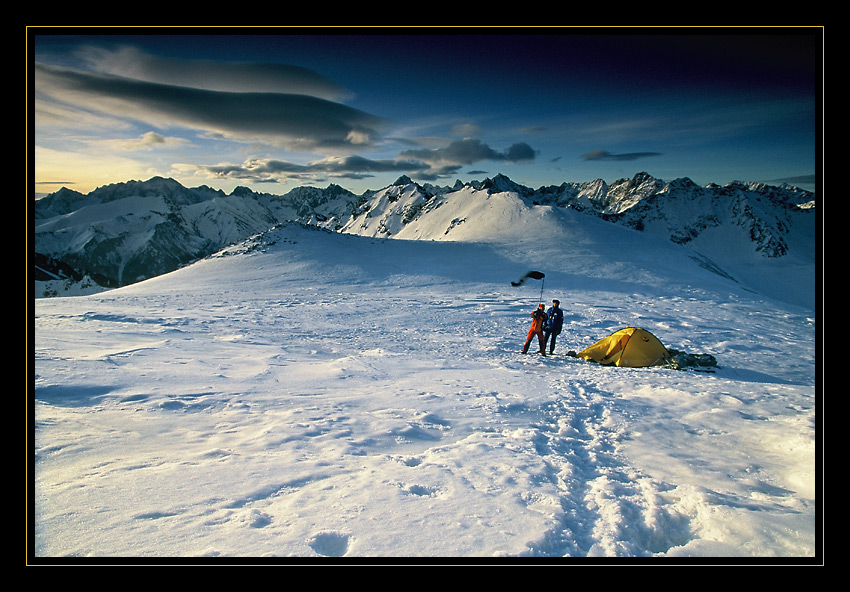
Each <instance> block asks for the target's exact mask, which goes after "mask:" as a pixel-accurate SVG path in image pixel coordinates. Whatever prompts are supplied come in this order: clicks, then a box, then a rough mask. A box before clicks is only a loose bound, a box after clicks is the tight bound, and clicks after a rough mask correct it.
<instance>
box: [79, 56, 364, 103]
mask: <svg viewBox="0 0 850 592" xmlns="http://www.w3.org/2000/svg"><path fill="white" fill-rule="evenodd" d="M77 55H78V56H79V57H80V58H81V61H82V64H83V65H84V66H85V67H86V68H87V69H89V70H92V71H95V72H101V73H103V74H111V75H113V76H120V77H123V78H132V79H134V80H140V81H145V82H153V83H156V84H167V85H172V86H186V87H191V88H197V89H204V90H214V91H222V92H264V93H265V92H268V93H283V94H296V95H307V96H311V97H317V98H320V99H325V100H328V101H335V102H342V101H346V100H349V99H351V98H352V96H353V93H351V92H350V91H349V90H348V89H345V88H343V87H342V86H341V85H339V84H337V83H336V82H334V81H333V80H330V79H328V78H326V77H324V76H322V75H320V74H319V73H317V72H314V71H313V70H310V69H308V68H303V67H301V66H294V65H291V64H280V63H274V62H244V61H213V60H190V59H175V58H164V57H160V56H153V55H150V54H147V53H144V52H142V51H140V50H139V49H138V48H135V47H131V46H124V47H120V48H117V49H104V48H97V47H93V46H88V47H83V48H80V49H79V50H78V52H77Z"/></svg>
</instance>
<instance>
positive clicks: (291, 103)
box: [35, 64, 384, 151]
mask: <svg viewBox="0 0 850 592" xmlns="http://www.w3.org/2000/svg"><path fill="white" fill-rule="evenodd" d="M35 74H36V91H37V92H38V93H39V95H40V97H41V98H42V99H43V98H44V97H46V96H49V97H51V98H52V99H53V100H54V101H57V102H60V103H64V104H69V103H70V104H73V105H74V106H75V107H77V108H78V109H81V110H83V111H87V112H91V111H95V112H100V113H108V114H109V115H111V116H113V117H116V118H122V119H127V118H130V119H134V120H137V121H143V122H145V123H147V124H149V125H151V126H154V127H158V128H168V127H172V126H178V127H186V128H192V129H195V130H201V131H203V132H207V133H213V134H218V135H220V136H221V137H222V138H227V139H231V140H234V141H238V142H264V143H268V144H271V145H276V146H281V147H286V148H290V149H297V150H303V151H322V150H328V151H330V150H344V149H351V148H353V147H355V146H356V147H363V146H366V145H369V144H371V143H372V142H374V141H376V139H377V138H378V137H379V136H380V128H382V127H383V124H384V121H383V120H382V119H381V118H379V117H376V116H373V115H370V114H368V113H365V112H363V111H360V110H358V109H354V108H352V107H348V106H346V105H343V104H340V103H335V102H333V101H328V100H325V99H322V98H318V97H313V96H308V95H299V94H285V93H274V92H222V91H217V90H207V89H199V88H193V87H186V86H176V85H168V84H160V83H154V82H148V81H143V80H138V79H132V78H126V77H119V76H113V75H110V74H95V73H90V72H83V71H77V70H69V69H62V68H55V67H50V66H46V65H41V64H37V65H36V68H35Z"/></svg>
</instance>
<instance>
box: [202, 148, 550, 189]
mask: <svg viewBox="0 0 850 592" xmlns="http://www.w3.org/2000/svg"><path fill="white" fill-rule="evenodd" d="M535 155H536V153H535V151H534V150H533V149H532V148H531V147H530V146H528V145H527V144H525V143H517V144H514V145H512V146H510V147H509V148H508V149H507V150H505V151H504V152H498V151H496V150H493V149H492V148H490V147H489V146H487V145H486V144H484V143H482V142H481V141H480V140H472V139H467V140H460V141H456V142H452V143H451V144H449V145H448V146H447V147H445V148H438V149H420V150H407V151H405V152H402V153H401V155H399V157H398V158H395V159H370V158H365V157H363V156H357V155H352V156H343V157H329V158H325V159H322V160H317V161H314V162H311V163H309V164H306V165H304V164H295V163H292V162H288V161H285V160H277V159H252V160H249V161H246V162H245V163H243V164H241V165H235V164H219V165H207V166H204V167H201V169H202V170H204V171H206V172H208V173H210V174H212V175H214V176H216V177H232V178H238V179H251V180H255V181H262V182H268V181H273V180H275V179H277V180H287V179H295V178H297V179H303V178H305V177H306V176H315V175H321V176H325V175H330V176H334V177H355V176H356V177H363V176H369V175H375V174H379V173H406V174H416V175H417V177H418V178H420V179H422V180H426V181H431V180H436V179H439V178H441V177H446V176H448V175H453V174H455V173H457V171H458V169H460V168H461V167H462V166H464V165H468V164H473V163H476V162H480V161H485V160H494V161H500V162H519V161H523V160H529V159H533V158H534V157H535Z"/></svg>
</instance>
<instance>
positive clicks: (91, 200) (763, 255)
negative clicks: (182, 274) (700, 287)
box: [33, 173, 817, 304]
mask: <svg viewBox="0 0 850 592" xmlns="http://www.w3.org/2000/svg"><path fill="white" fill-rule="evenodd" d="M33 210H34V218H35V220H34V225H35V228H34V250H35V253H36V258H35V259H34V261H33V264H34V267H35V269H34V279H35V280H36V296H50V295H64V294H71V293H85V292H86V291H89V292H90V291H99V290H102V289H104V288H110V287H117V286H123V285H128V284H132V283H135V282H138V281H140V280H144V279H147V278H151V277H155V276H158V275H161V274H163V273H167V272H170V271H173V270H175V269H177V268H179V267H182V266H185V265H187V264H190V263H192V262H194V261H197V260H199V259H202V258H204V257H207V256H209V255H211V254H213V253H216V252H217V251H219V250H221V249H222V248H224V247H226V246H228V245H232V244H235V243H237V242H239V241H242V240H244V239H246V238H248V237H251V236H254V235H256V234H259V233H263V232H266V231H268V230H269V229H271V228H273V227H275V226H276V225H279V224H281V223H284V222H292V221H296V222H300V223H303V224H308V225H314V226H319V227H322V228H325V229H328V230H332V231H335V232H342V233H347V234H356V235H361V236H370V237H380V238H398V239H419V240H451V241H469V240H474V241H488V240H495V239H502V238H507V237H510V235H511V233H513V232H516V231H517V230H518V229H520V228H523V229H524V230H522V231H523V232H527V228H528V226H527V225H526V224H518V223H517V222H518V221H519V220H520V219H523V220H524V221H526V222H527V220H526V218H527V217H529V216H531V217H539V218H540V224H539V225H537V226H535V225H532V226H531V228H537V229H539V235H540V240H541V241H550V240H552V237H553V236H554V235H553V233H552V228H550V227H547V224H550V225H551V224H553V223H554V224H555V226H557V222H556V221H555V218H553V215H555V214H556V213H557V212H558V211H561V210H574V211H576V212H581V213H582V214H587V215H588V216H591V217H594V218H597V219H601V220H604V221H607V222H609V223H612V224H619V225H622V226H626V227H630V228H633V229H635V230H637V231H640V232H643V233H647V234H653V235H658V236H659V237H663V238H665V239H669V240H671V241H673V242H676V243H679V244H682V245H686V246H688V247H689V248H691V249H692V250H693V252H694V258H695V259H697V260H698V261H700V263H701V264H702V265H704V266H706V267H708V268H711V269H713V270H714V271H716V272H717V273H720V274H722V275H727V276H729V277H732V278H733V279H735V280H736V281H740V282H743V281H746V282H748V285H750V286H751V287H752V288H753V289H756V290H766V291H768V292H770V293H771V295H776V294H777V293H779V294H784V295H785V296H786V297H787V298H788V299H789V300H792V301H794V302H796V303H801V302H803V303H806V304H811V302H812V301H813V298H814V296H813V294H812V285H813V282H814V274H815V271H814V264H815V253H816V250H817V249H816V240H817V223H816V213H815V211H816V209H815V195H814V194H813V193H811V192H808V191H804V190H801V189H798V188H796V187H792V186H787V185H783V186H780V187H777V186H769V185H765V184H760V183H743V182H733V183H730V184H728V185H725V186H719V185H714V184H711V185H707V186H704V187H703V186H698V185H696V184H695V183H693V182H692V181H691V180H690V179H687V178H683V179H676V180H673V181H669V182H667V181H662V180H660V179H656V178H654V177H652V176H650V175H649V174H647V173H638V174H637V175H635V176H634V177H633V178H631V179H621V180H619V181H616V182H614V183H612V184H607V183H605V182H604V181H602V180H600V179H597V180H595V181H591V182H585V183H563V184H561V185H559V186H549V187H541V188H539V189H531V188H528V187H524V186H522V185H519V184H517V183H515V182H513V181H511V180H510V179H509V178H508V177H506V176H504V175H496V176H495V177H493V178H488V179H485V180H484V181H481V182H478V181H473V182H470V183H465V184H464V183H461V182H460V181H458V182H456V183H455V184H454V185H453V186H443V187H441V186H434V185H427V184H418V183H415V182H413V181H412V180H411V179H409V178H408V177H406V176H403V177H401V178H399V179H398V180H397V181H396V182H395V183H393V184H392V185H390V186H388V187H385V188H383V189H380V190H374V191H367V192H365V193H364V194H362V195H356V194H354V193H352V192H350V191H348V190H346V189H343V188H342V187H339V186H338V185H329V186H328V187H326V188H323V189H322V188H316V187H298V188H296V189H294V190H292V191H290V192H289V193H287V194H285V195H273V194H266V193H257V192H254V191H252V190H250V189H247V188H244V187H240V188H237V189H235V190H234V191H232V192H231V193H230V194H225V193H224V192H223V191H220V190H215V189H212V188H210V187H206V186H201V187H195V188H186V187H184V186H183V185H181V184H180V183H178V182H177V181H174V180H173V179H165V178H161V177H155V178H152V179H150V180H148V181H128V182H125V183H118V184H113V185H107V186H103V187H100V188H98V189H95V190H94V191H92V192H91V193H89V194H85V195H84V194H81V193H78V192H75V191H72V190H69V189H66V188H63V189H61V190H59V191H57V192H55V193H52V194H50V195H48V196H46V197H44V198H42V199H39V200H37V201H36V202H35V205H34V208H33ZM555 217H556V216H555ZM563 248H564V249H565V250H566V249H569V248H570V244H569V237H566V239H565V240H564V244H563ZM801 268H806V269H810V272H809V273H810V275H811V279H812V283H806V285H805V287H804V288H802V289H801V288H800V287H798V286H797V282H796V279H797V277H798V276H797V275H796V274H795V282H793V283H792V282H789V281H782V279H781V278H782V277H783V274H782V271H783V270H785V269H793V270H795V272H797V271H799V270H800V269H801ZM768 284H769V285H768Z"/></svg>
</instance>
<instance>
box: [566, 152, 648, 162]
mask: <svg viewBox="0 0 850 592" xmlns="http://www.w3.org/2000/svg"><path fill="white" fill-rule="evenodd" d="M650 156H661V153H660V152H626V153H623V154H611V153H610V152H608V151H607V150H591V151H590V152H587V153H585V154H582V155H581V157H582V159H584V160H611V161H626V160H639V159H641V158H649V157H650Z"/></svg>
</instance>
